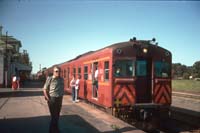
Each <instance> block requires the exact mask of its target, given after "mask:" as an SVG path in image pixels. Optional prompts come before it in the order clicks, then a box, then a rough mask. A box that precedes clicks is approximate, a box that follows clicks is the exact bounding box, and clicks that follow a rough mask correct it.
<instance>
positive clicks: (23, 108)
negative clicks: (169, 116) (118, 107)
mask: <svg viewBox="0 0 200 133" xmlns="http://www.w3.org/2000/svg"><path fill="white" fill-rule="evenodd" d="M49 121H50V116H49V111H48V107H47V103H46V101H45V99H44V97H43V94H42V90H41V89H39V88H23V89H20V90H17V91H12V90H11V89H2V88H1V89H0V125H1V126H0V132H2V133H19V132H20V133H35V132H37V133H48V126H49ZM59 127H60V131H61V133H134V132H135V133H142V132H143V131H141V130H139V129H137V128H135V127H133V126H131V125H129V124H127V123H125V122H123V121H121V120H119V119H117V118H115V117H113V116H111V115H109V114H107V113H105V112H103V111H101V110H99V109H97V108H95V107H92V106H91V105H88V104H86V103H85V102H82V101H80V102H78V103H73V102H72V101H71V97H70V96H69V95H65V96H64V99H63V106H62V110H61V116H60V121H59Z"/></svg>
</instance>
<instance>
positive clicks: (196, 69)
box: [193, 61, 200, 78]
mask: <svg viewBox="0 0 200 133" xmlns="http://www.w3.org/2000/svg"><path fill="white" fill-rule="evenodd" d="M193 76H194V77H195V78H200V61H196V62H195V63H194V65H193Z"/></svg>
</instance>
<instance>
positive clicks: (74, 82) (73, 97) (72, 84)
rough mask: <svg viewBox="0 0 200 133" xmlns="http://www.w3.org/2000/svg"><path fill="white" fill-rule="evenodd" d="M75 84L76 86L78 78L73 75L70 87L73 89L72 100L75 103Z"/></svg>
mask: <svg viewBox="0 0 200 133" xmlns="http://www.w3.org/2000/svg"><path fill="white" fill-rule="evenodd" d="M75 86H76V79H75V77H74V75H72V80H71V81H70V87H71V89H72V102H73V103H75V102H76V101H75Z"/></svg>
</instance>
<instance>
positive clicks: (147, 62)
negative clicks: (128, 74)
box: [135, 58, 152, 103]
mask: <svg viewBox="0 0 200 133" xmlns="http://www.w3.org/2000/svg"><path fill="white" fill-rule="evenodd" d="M151 76H152V60H151V59H143V58H138V59H137V61H136V77H137V78H136V81H135V84H136V103H149V102H151V101H152V100H151V99H152V96H151V90H152V86H151Z"/></svg>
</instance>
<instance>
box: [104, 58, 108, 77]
mask: <svg viewBox="0 0 200 133" xmlns="http://www.w3.org/2000/svg"><path fill="white" fill-rule="evenodd" d="M104 79H105V80H106V81H108V80H109V61H106V62H104Z"/></svg>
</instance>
